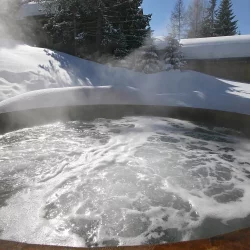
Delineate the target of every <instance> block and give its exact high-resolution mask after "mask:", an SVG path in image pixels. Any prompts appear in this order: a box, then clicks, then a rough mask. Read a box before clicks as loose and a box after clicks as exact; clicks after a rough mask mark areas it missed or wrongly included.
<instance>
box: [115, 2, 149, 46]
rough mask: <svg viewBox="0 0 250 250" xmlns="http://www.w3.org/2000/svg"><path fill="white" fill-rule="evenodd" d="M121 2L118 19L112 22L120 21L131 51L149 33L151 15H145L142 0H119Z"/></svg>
mask: <svg viewBox="0 0 250 250" xmlns="http://www.w3.org/2000/svg"><path fill="white" fill-rule="evenodd" d="M119 1H120V2H122V4H121V5H120V8H119V15H120V17H119V19H117V18H116V19H115V20H114V23H117V22H118V23H119V22H120V23H121V30H122V33H123V34H124V36H125V38H126V41H127V46H128V50H129V51H133V50H134V49H137V48H139V47H141V46H142V45H143V44H144V41H145V39H146V38H147V36H148V34H149V33H150V24H149V22H150V20H151V15H145V14H144V13H143V9H142V7H141V5H142V0H133V1H131V0H119Z"/></svg>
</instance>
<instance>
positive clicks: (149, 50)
mask: <svg viewBox="0 0 250 250" xmlns="http://www.w3.org/2000/svg"><path fill="white" fill-rule="evenodd" d="M133 57H134V58H135V65H134V68H133V69H134V70H135V71H139V72H143V73H145V74H152V73H157V72H160V71H161V70H162V62H161V61H160V59H159V57H158V54H157V52H156V48H155V46H154V45H153V39H152V37H151V35H149V37H148V38H147V41H146V42H145V45H144V46H142V47H141V48H139V49H138V50H137V51H136V52H135V54H134V55H133Z"/></svg>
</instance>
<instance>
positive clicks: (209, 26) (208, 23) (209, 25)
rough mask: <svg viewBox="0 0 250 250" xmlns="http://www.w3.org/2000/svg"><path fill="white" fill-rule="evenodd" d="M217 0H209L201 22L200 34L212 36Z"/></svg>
mask: <svg viewBox="0 0 250 250" xmlns="http://www.w3.org/2000/svg"><path fill="white" fill-rule="evenodd" d="M216 4H217V0H210V1H209V6H208V8H206V15H205V18H204V20H203V22H202V27H201V36H202V37H213V36H214V34H215V27H214V25H215V15H216Z"/></svg>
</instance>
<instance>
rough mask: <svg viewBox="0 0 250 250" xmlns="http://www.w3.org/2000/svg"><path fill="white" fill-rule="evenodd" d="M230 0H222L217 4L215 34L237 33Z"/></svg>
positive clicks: (228, 34)
mask: <svg viewBox="0 0 250 250" xmlns="http://www.w3.org/2000/svg"><path fill="white" fill-rule="evenodd" d="M232 7H233V4H232V1H231V0H222V1H221V4H220V6H219V10H218V14H217V18H216V22H215V34H216V36H233V35H236V34H237V29H238V27H237V22H238V21H236V20H234V19H235V15H234V13H233V9H232Z"/></svg>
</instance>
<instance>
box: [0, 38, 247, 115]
mask: <svg viewBox="0 0 250 250" xmlns="http://www.w3.org/2000/svg"><path fill="white" fill-rule="evenodd" d="M62 87H63V88H62ZM65 87H77V88H65ZM31 91H32V92H31ZM27 92H28V93H27ZM20 94H21V95H20ZM0 101H2V102H0V112H6V111H12V110H20V109H27V108H35V107H50V106H64V105H76V104H85V105H90V104H148V105H149V104H152V105H172V106H185V107H199V108H207V109H216V110H225V111H232V112H239V113H245V114H250V85H248V84H244V83H235V82H231V81H226V80H221V79H216V78H214V77H212V76H208V75H204V74H201V73H197V72H193V71H185V72H179V71H170V72H161V73H157V74H151V75H146V74H142V73H138V72H133V71H129V70H127V69H122V68H112V67H108V66H105V65H101V64H97V63H94V62H90V61H87V60H82V59H79V58H76V57H73V56H70V55H67V54H64V53H60V52H56V51H51V50H47V49H43V48H36V47H31V46H28V45H25V44H20V43H17V42H13V41H3V40H2V41H1V42H0Z"/></svg>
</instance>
